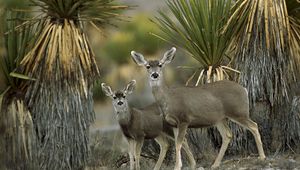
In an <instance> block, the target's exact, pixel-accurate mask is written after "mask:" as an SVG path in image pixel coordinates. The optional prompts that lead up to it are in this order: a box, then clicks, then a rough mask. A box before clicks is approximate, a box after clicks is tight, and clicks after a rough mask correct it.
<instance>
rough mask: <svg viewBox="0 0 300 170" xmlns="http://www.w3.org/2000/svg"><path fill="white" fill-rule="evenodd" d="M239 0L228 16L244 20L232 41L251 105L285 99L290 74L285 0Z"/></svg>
mask: <svg viewBox="0 0 300 170" xmlns="http://www.w3.org/2000/svg"><path fill="white" fill-rule="evenodd" d="M241 2H243V3H241V4H240V6H239V7H237V9H236V12H235V13H236V15H233V16H232V18H231V19H230V22H231V23H234V24H236V23H238V22H243V23H244V24H243V26H242V27H241V29H240V31H239V32H238V33H237V34H236V36H237V41H236V42H237V43H236V44H235V45H236V46H237V55H236V56H237V57H236V60H235V64H236V66H237V69H238V70H239V71H241V73H242V74H241V79H240V80H241V83H242V84H243V85H244V86H245V87H247V89H248V91H249V97H250V101H251V105H254V104H255V102H256V101H259V100H268V101H269V102H270V104H271V105H274V104H276V103H282V102H284V101H286V100H288V90H289V87H288V84H289V82H291V79H292V78H293V72H291V67H290V61H291V56H290V55H289V49H290V46H289V39H290V24H289V20H288V13H287V7H286V3H285V0H276V1H275V0H242V1H241ZM239 16H243V17H239ZM234 24H233V25H234Z"/></svg>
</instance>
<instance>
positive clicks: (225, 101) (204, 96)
mask: <svg viewBox="0 0 300 170" xmlns="http://www.w3.org/2000/svg"><path fill="white" fill-rule="evenodd" d="M175 52H176V48H175V47H173V48H171V49H170V50H168V51H166V52H165V53H164V55H163V57H162V58H161V59H160V60H149V61H148V60H146V59H145V58H144V56H143V55H142V54H140V53H137V52H135V51H131V56H132V58H133V60H134V61H135V63H136V64H137V65H138V66H143V67H145V68H146V70H147V75H148V79H149V83H150V86H151V88H152V93H153V96H154V98H155V100H156V102H157V103H158V105H159V107H160V110H161V111H162V112H163V116H164V119H165V121H166V122H167V123H168V124H169V125H170V126H172V127H173V131H174V135H175V147H176V148H175V149H176V162H175V167H174V169H176V170H179V169H181V167H182V161H181V147H182V142H183V140H184V138H185V135H186V133H187V132H186V131H187V129H188V128H205V127H212V126H214V127H216V128H217V130H218V131H219V133H220V135H221V137H222V145H221V148H220V151H219V153H218V155H217V157H216V159H215V161H214V163H213V164H212V166H211V167H212V168H217V167H219V166H220V163H221V161H222V159H223V156H224V154H225V151H226V150H227V147H228V144H229V143H230V140H231V138H232V132H231V130H230V128H229V126H228V124H227V120H228V119H229V120H231V121H233V122H235V123H237V124H239V125H241V126H243V127H245V128H246V129H248V130H249V131H250V132H251V133H252V134H253V136H254V138H255V142H256V146H257V149H258V153H259V158H260V159H262V160H264V159H265V154H264V150H263V146H262V141H261V137H260V133H259V130H258V126H257V124H256V123H255V122H254V121H252V120H251V118H250V116H249V99H248V92H247V89H246V88H244V87H243V86H241V85H240V84H238V83H236V82H233V81H229V80H222V81H217V82H213V83H206V84H204V85H201V86H192V87H188V86H180V87H174V88H170V87H168V86H167V85H166V84H165V83H164V78H163V68H164V67H165V65H167V64H169V63H170V62H171V61H172V60H173V59H174V56H175Z"/></svg>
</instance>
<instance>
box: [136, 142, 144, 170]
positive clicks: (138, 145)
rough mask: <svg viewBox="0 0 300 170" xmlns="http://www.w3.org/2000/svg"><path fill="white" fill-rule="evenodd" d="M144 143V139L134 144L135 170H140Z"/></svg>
mask: <svg viewBox="0 0 300 170" xmlns="http://www.w3.org/2000/svg"><path fill="white" fill-rule="evenodd" d="M143 143H144V138H140V139H137V140H136V144H135V148H134V149H135V153H134V155H135V167H136V170H140V158H141V151H142V147H143Z"/></svg>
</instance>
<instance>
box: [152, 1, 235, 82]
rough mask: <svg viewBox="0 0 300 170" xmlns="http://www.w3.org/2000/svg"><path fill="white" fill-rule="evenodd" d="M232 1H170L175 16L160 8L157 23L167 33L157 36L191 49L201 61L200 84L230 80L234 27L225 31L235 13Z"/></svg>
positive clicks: (170, 7)
mask: <svg viewBox="0 0 300 170" xmlns="http://www.w3.org/2000/svg"><path fill="white" fill-rule="evenodd" d="M232 3H233V2H232V1H231V0H228V1H223V0H201V1H198V0H189V1H187V0H168V1H167V6H168V8H169V9H170V10H171V15H168V14H167V13H165V11H160V12H159V16H158V17H156V20H155V22H156V23H157V25H158V26H159V27H160V29H161V30H162V32H163V34H161V35H156V36H158V37H159V38H161V39H163V40H165V41H167V42H170V43H172V44H174V45H176V46H178V47H181V48H183V49H184V50H185V51H187V52H188V53H189V54H190V55H191V56H192V57H193V58H194V59H196V60H197V61H198V63H199V68H200V69H199V70H198V71H199V72H200V75H199V76H198V80H197V83H196V85H198V84H199V83H205V82H211V81H217V80H222V79H229V74H228V71H235V72H238V71H236V70H234V69H231V68H230V67H229V66H228V64H229V61H230V58H228V55H227V52H228V51H229V47H230V44H231V40H232V34H233V32H234V30H230V29H228V30H226V31H225V32H221V30H222V28H223V27H224V25H225V24H226V23H227V20H228V19H229V18H230V16H231V10H230V9H231V5H232Z"/></svg>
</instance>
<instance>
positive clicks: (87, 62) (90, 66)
mask: <svg viewBox="0 0 300 170" xmlns="http://www.w3.org/2000/svg"><path fill="white" fill-rule="evenodd" d="M43 27H44V29H43V30H42V31H41V33H40V35H39V38H38V39H37V41H36V43H35V46H34V47H33V49H32V50H31V51H30V52H29V53H28V54H27V55H26V56H25V57H24V59H23V60H22V61H21V63H20V64H21V68H22V69H23V73H25V74H27V75H30V76H32V77H35V78H38V79H44V80H50V81H51V80H52V79H54V78H55V77H53V76H57V75H56V74H57V73H58V71H59V74H61V77H62V78H64V79H66V80H69V81H72V80H74V81H75V82H76V81H82V80H81V79H77V78H78V77H76V76H77V74H78V73H77V72H76V71H79V70H77V68H76V66H77V65H79V66H80V67H81V69H82V70H84V72H83V73H81V74H86V75H88V74H89V76H91V77H86V80H90V81H89V82H88V83H90V82H92V81H93V80H91V78H93V77H94V76H97V75H98V74H99V71H98V68H97V65H96V61H95V56H94V54H93V51H92V50H91V49H90V45H89V42H88V40H87V37H86V36H85V34H83V33H82V29H81V28H80V26H79V25H78V24H76V23H75V22H74V21H73V20H66V19H65V20H63V21H62V23H57V22H53V21H51V20H50V19H48V20H46V22H45V23H43ZM33 59H34V60H33ZM41 65H44V67H43V70H42V71H43V72H44V74H42V75H41V74H38V73H39V70H38V69H39V68H40V67H41ZM56 65H57V68H59V70H57V68H54V67H55V66H56ZM83 76H85V75H83ZM83 91H84V92H85V93H86V91H87V89H83ZM85 96H86V95H85Z"/></svg>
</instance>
